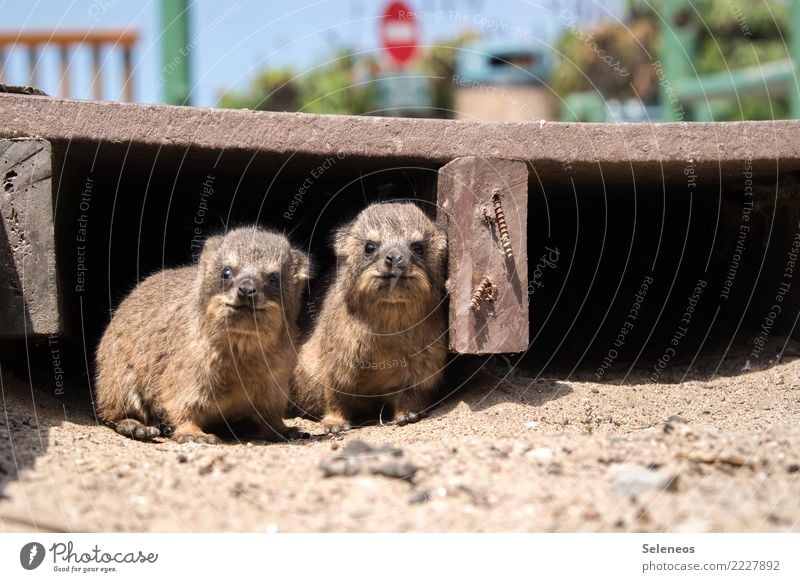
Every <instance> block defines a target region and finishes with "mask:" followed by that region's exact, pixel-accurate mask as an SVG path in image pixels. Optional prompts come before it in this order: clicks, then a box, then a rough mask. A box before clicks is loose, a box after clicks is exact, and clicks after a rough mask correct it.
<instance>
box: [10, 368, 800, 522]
mask: <svg viewBox="0 0 800 582" xmlns="http://www.w3.org/2000/svg"><path fill="white" fill-rule="evenodd" d="M718 362H719V354H710V355H706V356H704V358H703V360H702V361H700V363H699V364H698V365H697V366H696V368H694V369H693V372H692V373H690V374H689V375H688V376H687V377H686V378H685V379H684V381H683V382H680V379H681V377H682V376H683V372H684V369H685V368H679V367H678V366H675V368H674V369H668V370H667V372H666V373H665V374H664V375H663V376H662V378H661V381H662V383H660V384H657V385H653V384H648V383H647V376H646V375H647V371H646V370H642V371H641V372H634V373H633V374H632V375H631V376H630V377H628V378H627V379H626V380H625V381H624V382H621V380H622V378H621V377H614V376H611V377H609V378H608V379H607V380H606V381H605V382H603V383H597V382H594V381H593V380H594V377H593V376H589V375H584V376H581V375H572V376H568V375H567V374H566V373H564V374H561V375H559V374H557V373H548V374H547V377H546V378H539V379H537V380H534V379H533V378H531V377H529V376H526V375H525V372H524V371H523V370H520V369H517V370H515V371H514V374H513V375H511V376H508V375H507V372H508V366H507V365H505V364H504V363H503V360H502V359H496V360H492V361H491V362H489V363H488V364H487V365H486V366H484V367H483V369H482V371H481V372H480V373H479V374H478V375H476V376H475V377H474V378H473V379H472V380H471V381H470V382H469V384H468V385H467V386H465V387H464V389H462V390H461V391H459V392H458V393H457V394H456V395H454V396H451V397H450V398H448V399H446V400H445V401H444V402H442V403H441V404H440V405H439V406H438V407H437V408H436V409H435V411H434V412H433V414H432V415H431V416H430V417H429V418H427V419H424V420H423V421H421V422H419V423H417V424H415V425H409V426H405V427H399V426H373V427H367V428H362V429H357V430H353V431H350V432H348V433H345V434H343V435H340V436H336V437H317V438H314V439H312V440H310V441H307V442H300V443H287V444H265V443H260V442H253V443H251V442H247V443H236V442H232V443H230V444H224V445H221V446H209V445H197V444H184V445H178V444H175V443H173V442H170V441H168V440H162V441H160V442H157V443H150V444H148V443H139V442H134V441H131V440H128V439H125V438H122V437H120V436H118V435H116V434H115V433H114V432H113V431H112V430H110V429H108V428H106V427H104V426H97V425H96V424H95V423H94V421H93V419H92V417H91V415H90V414H89V409H88V406H87V405H86V404H85V403H83V402H81V401H79V400H69V399H68V400H64V399H57V398H55V397H52V396H50V395H49V394H48V391H47V389H46V387H43V386H38V387H36V388H35V389H33V390H32V389H31V387H30V386H29V383H28V381H27V380H21V379H19V378H16V377H14V376H12V375H10V374H9V373H8V372H6V373H5V375H4V376H3V378H2V380H3V383H2V388H3V392H2V396H3V414H2V415H0V531H2V530H5V531H30V530H34V529H40V530H44V531H180V532H183V531H253V532H264V531H468V532H472V531H671V532H685V531H692V532H705V531H800V422H798V421H800V360H798V359H791V358H786V360H785V361H784V362H782V363H774V362H773V363H768V362H763V363H761V364H758V365H754V366H753V368H752V369H751V370H750V371H748V372H740V369H741V368H742V364H743V362H744V359H743V358H741V357H738V356H737V355H735V353H734V354H728V357H727V358H726V359H725V364H724V365H723V366H722V367H721V368H720V370H719V375H717V376H716V377H714V378H713V379H710V380H709V377H710V375H711V371H713V370H714V368H716V366H717V364H718ZM504 376H508V377H506V378H504ZM34 401H35V405H34ZM670 417H672V418H671V419H670ZM293 422H294V424H299V425H301V426H303V428H305V429H306V430H310V431H317V429H316V427H315V425H314V424H313V423H310V422H307V421H293ZM354 441H363V442H365V443H368V444H370V445H389V446H390V447H395V448H396V449H399V451H382V452H380V453H377V454H375V455H357V456H352V455H351V453H352V452H353V451H354V450H356V449H357V448H358V447H359V446H360V445H361V443H356V444H355V445H353V444H352V443H353V442H354ZM326 470H327V471H329V472H333V473H335V474H334V475H333V476H326ZM373 471H374V472H373ZM404 472H405V473H409V472H410V473H413V476H412V477H411V478H409V479H402V478H398V476H402V475H403V474H404ZM342 473H345V474H342ZM348 473H353V474H348ZM384 473H388V475H389V476H386V475H385V474H384Z"/></svg>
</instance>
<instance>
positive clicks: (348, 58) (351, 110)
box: [219, 51, 374, 115]
mask: <svg viewBox="0 0 800 582" xmlns="http://www.w3.org/2000/svg"><path fill="white" fill-rule="evenodd" d="M369 64H370V62H369V61H368V60H365V61H364V62H361V63H359V65H360V66H369ZM355 65H356V62H355V59H354V57H353V56H352V55H351V54H350V53H348V52H346V51H344V52H342V53H340V54H339V55H337V56H336V57H334V58H333V59H331V60H330V61H329V62H328V63H324V64H322V65H319V66H317V67H315V68H313V69H310V70H308V71H305V72H303V73H301V74H297V73H295V72H293V71H291V70H286V69H276V70H267V71H264V72H263V73H261V74H259V75H258V76H257V77H256V78H255V79H254V80H253V81H252V82H251V85H250V87H249V88H248V89H246V90H245V91H243V92H241V93H236V92H226V93H224V94H223V95H222V96H221V97H220V101H219V106H220V107H225V108H232V109H242V108H246V109H257V110H260V111H304V112H306V113H343V114H354V115H357V114H363V113H367V112H369V111H371V110H372V109H373V108H374V88H373V87H372V85H371V84H370V83H369V82H368V81H369V80H368V79H364V80H361V79H359V78H358V72H359V68H358V67H356V66H355Z"/></svg>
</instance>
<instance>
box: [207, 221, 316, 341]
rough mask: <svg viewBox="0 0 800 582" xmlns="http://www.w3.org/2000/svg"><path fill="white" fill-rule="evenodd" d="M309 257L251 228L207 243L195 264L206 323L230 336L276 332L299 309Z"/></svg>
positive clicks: (280, 238) (283, 240)
mask: <svg viewBox="0 0 800 582" xmlns="http://www.w3.org/2000/svg"><path fill="white" fill-rule="evenodd" d="M308 270H309V263H308V257H307V256H306V255H305V254H304V253H302V252H301V251H298V250H295V249H292V247H291V246H290V244H289V241H288V240H287V239H286V237H284V236H282V235H279V234H276V233H272V232H268V231H263V230H258V229H254V228H240V229H237V230H232V231H230V232H229V233H228V234H227V235H225V236H224V237H221V236H216V237H212V238H210V239H208V241H207V242H206V245H205V247H204V248H203V254H202V256H201V258H200V302H201V306H200V307H201V309H202V310H203V312H204V313H205V316H206V318H211V319H212V320H215V321H216V322H217V323H224V324H225V326H226V331H227V332H231V333H237V332H238V333H253V332H256V333H265V332H269V331H270V329H272V330H274V331H276V332H277V331H280V329H281V328H282V326H283V323H284V318H286V319H287V320H291V319H293V318H294V317H295V316H296V313H297V310H298V308H299V302H300V297H301V295H302V292H303V284H304V283H305V282H306V281H307V279H308V274H309V273H308Z"/></svg>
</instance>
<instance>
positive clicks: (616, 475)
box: [610, 463, 678, 498]
mask: <svg viewBox="0 0 800 582" xmlns="http://www.w3.org/2000/svg"><path fill="white" fill-rule="evenodd" d="M610 471H611V481H612V485H613V487H614V493H615V494H616V495H617V496H619V497H631V498H636V497H639V496H640V495H642V494H644V493H647V492H648V491H676V490H677V488H678V473H676V472H674V471H670V470H667V469H660V470H658V471H651V470H650V469H646V468H645V467H641V466H639V465H634V464H632V463H622V464H619V465H614V466H613V467H611V469H610Z"/></svg>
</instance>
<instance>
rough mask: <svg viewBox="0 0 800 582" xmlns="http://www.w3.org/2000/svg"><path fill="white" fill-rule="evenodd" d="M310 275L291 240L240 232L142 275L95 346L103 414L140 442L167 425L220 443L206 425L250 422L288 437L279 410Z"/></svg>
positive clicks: (182, 436) (182, 437)
mask: <svg viewBox="0 0 800 582" xmlns="http://www.w3.org/2000/svg"><path fill="white" fill-rule="evenodd" d="M308 276H309V259H308V256H307V255H306V254H305V253H303V252H302V251H300V250H297V249H294V248H292V247H291V246H290V244H289V241H288V240H287V239H286V238H285V237H284V236H282V235H280V234H277V233H274V232H270V231H267V230H261V229H258V228H255V227H244V228H239V229H236V230H232V231H230V232H228V233H227V234H226V235H225V236H214V237H211V238H209V239H208V240H207V241H206V243H205V246H204V247H203V251H202V254H201V256H200V259H199V262H198V264H197V265H194V266H189V267H183V268H179V269H166V270H164V271H161V272H159V273H156V274H155V275H152V276H150V277H148V278H146V279H145V280H143V281H142V282H141V283H140V284H139V285H138V286H137V287H136V288H135V289H134V290H133V292H131V294H130V295H129V296H128V297H127V298H126V299H125V300H124V301H123V302H122V303H121V304H120V306H119V308H118V309H117V311H116V313H115V314H114V316H113V318H112V320H111V323H110V324H109V325H108V328H107V329H106V331H105V333H104V334H103V337H102V340H101V342H100V346H99V348H98V350H97V382H96V392H97V398H96V404H97V412H98V415H99V416H100V418H101V419H102V420H104V421H106V422H107V423H109V424H111V425H113V426H115V428H116V430H117V432H119V433H121V434H123V435H126V436H129V437H132V438H137V439H149V438H152V437H155V436H158V435H159V434H160V433H161V431H160V429H159V427H160V426H166V427H169V429H170V430H171V432H172V437H173V438H174V439H175V440H177V441H179V442H186V441H197V442H207V443H214V442H217V441H218V438H217V437H216V436H214V435H211V434H207V433H206V430H205V429H207V428H208V427H209V426H212V425H219V424H222V423H227V422H229V421H232V420H241V419H245V418H250V419H253V420H254V421H256V423H257V424H258V425H259V427H260V433H261V436H262V437H265V438H269V439H272V440H275V439H278V438H281V437H290V436H293V431H292V430H291V429H289V428H288V427H286V425H285V424H284V422H283V417H284V416H285V413H286V409H287V404H288V388H289V380H290V376H291V373H292V370H293V368H294V366H295V362H296V355H295V354H296V349H297V346H296V340H297V335H298V334H297V327H296V323H295V322H296V319H297V315H298V312H299V309H300V304H301V300H302V294H303V292H304V290H305V287H306V283H307V281H308Z"/></svg>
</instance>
